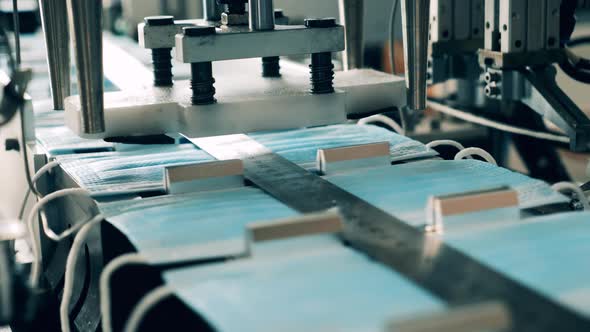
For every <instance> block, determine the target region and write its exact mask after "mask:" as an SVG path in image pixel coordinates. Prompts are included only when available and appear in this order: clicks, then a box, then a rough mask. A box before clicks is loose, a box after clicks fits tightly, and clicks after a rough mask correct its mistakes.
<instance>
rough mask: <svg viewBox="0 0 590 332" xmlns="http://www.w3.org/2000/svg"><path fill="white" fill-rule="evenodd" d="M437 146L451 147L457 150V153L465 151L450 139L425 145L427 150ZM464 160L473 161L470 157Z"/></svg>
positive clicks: (460, 145) (461, 145)
mask: <svg viewBox="0 0 590 332" xmlns="http://www.w3.org/2000/svg"><path fill="white" fill-rule="evenodd" d="M439 146H452V147H454V148H457V150H459V151H461V150H465V146H463V144H461V143H459V142H457V141H454V140H452V139H440V140H436V141H432V142H430V143H428V144H426V147H427V148H429V149H434V148H436V147H439ZM466 158H467V159H473V157H471V156H467V157H466Z"/></svg>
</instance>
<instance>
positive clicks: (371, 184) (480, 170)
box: [326, 160, 568, 226]
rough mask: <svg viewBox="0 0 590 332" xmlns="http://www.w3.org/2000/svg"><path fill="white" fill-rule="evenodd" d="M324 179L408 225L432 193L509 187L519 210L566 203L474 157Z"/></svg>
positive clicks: (540, 185)
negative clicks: (513, 190) (518, 201)
mask: <svg viewBox="0 0 590 332" xmlns="http://www.w3.org/2000/svg"><path fill="white" fill-rule="evenodd" d="M326 179H328V180H329V181H330V182H332V183H334V184H336V185H338V186H340V187H341V188H343V189H345V190H347V191H349V192H350V193H352V194H354V195H356V196H358V197H360V198H362V199H364V200H366V201H367V202H369V203H371V204H373V205H375V206H377V207H379V208H381V209H383V210H384V211H387V212H388V213H390V214H392V215H394V216H396V217H398V218H400V219H402V220H403V221H405V222H407V223H409V224H411V225H414V226H419V225H423V224H424V223H425V222H426V212H425V208H426V203H427V200H428V198H429V197H430V196H432V195H446V194H455V193H462V192H468V191H475V190H483V189H490V188H494V187H499V186H509V187H512V188H514V189H515V190H516V191H517V192H518V195H519V200H520V207H521V208H529V207H534V206H539V205H545V204H552V203H559V202H567V201H568V199H567V198H566V197H565V196H563V195H561V194H559V193H557V192H555V191H553V190H552V189H551V187H550V186H549V185H547V184H546V183H544V182H542V181H538V180H534V179H531V178H529V177H527V176H525V175H522V174H519V173H515V172H512V171H509V170H507V169H504V168H500V167H497V166H494V165H492V164H489V163H485V162H481V161H477V160H460V161H445V160H425V161H419V162H414V163H408V164H401V165H394V166H389V167H379V168H370V169H359V170H351V171H349V172H347V173H342V174H336V175H332V176H327V177H326Z"/></svg>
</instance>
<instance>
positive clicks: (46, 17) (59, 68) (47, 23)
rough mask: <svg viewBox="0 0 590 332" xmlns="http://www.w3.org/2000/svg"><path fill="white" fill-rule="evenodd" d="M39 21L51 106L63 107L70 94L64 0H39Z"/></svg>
mask: <svg viewBox="0 0 590 332" xmlns="http://www.w3.org/2000/svg"><path fill="white" fill-rule="evenodd" d="M39 8H40V11H41V21H42V23H43V32H44V34H45V44H46V48H47V63H48V65H49V78H50V87H51V97H52V99H53V108H54V109H56V110H63V109H64V99H65V98H66V97H67V96H69V95H70V32H69V27H68V21H67V20H64V17H67V13H68V9H67V5H66V0H39Z"/></svg>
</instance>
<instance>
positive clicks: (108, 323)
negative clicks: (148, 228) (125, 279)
mask: <svg viewBox="0 0 590 332" xmlns="http://www.w3.org/2000/svg"><path fill="white" fill-rule="evenodd" d="M146 263H147V261H146V260H145V259H144V258H143V256H141V255H140V254H137V253H132V254H125V255H121V256H119V257H117V258H115V259H113V260H112V261H111V262H110V263H109V264H107V266H105V267H104V269H103V270H102V273H101V274H100V291H99V293H100V314H101V317H102V331H103V332H112V330H113V322H112V320H111V276H112V275H113V273H115V272H116V271H117V270H119V269H120V268H122V267H123V266H126V265H132V264H135V265H143V264H146Z"/></svg>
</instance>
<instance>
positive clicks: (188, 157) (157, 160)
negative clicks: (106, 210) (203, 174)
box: [57, 144, 214, 196]
mask: <svg viewBox="0 0 590 332" xmlns="http://www.w3.org/2000/svg"><path fill="white" fill-rule="evenodd" d="M57 160H58V161H59V162H60V164H61V166H62V168H63V170H64V171H65V172H67V173H68V174H69V175H70V176H71V177H72V178H73V179H74V180H75V181H76V182H77V183H78V184H79V185H80V186H81V187H82V188H85V189H88V190H89V191H90V192H91V193H92V195H93V196H106V195H116V194H129V193H139V192H146V191H163V190H164V168H165V167H166V166H172V165H182V164H192V163H200V162H207V161H213V160H214V159H213V158H212V157H211V156H209V155H208V154H207V153H205V152H204V151H202V150H199V149H197V148H195V147H194V146H193V145H191V144H182V145H157V146H145V147H139V146H138V147H136V148H135V149H133V150H129V151H112V152H101V153H88V154H78V155H65V156H58V158H57Z"/></svg>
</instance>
